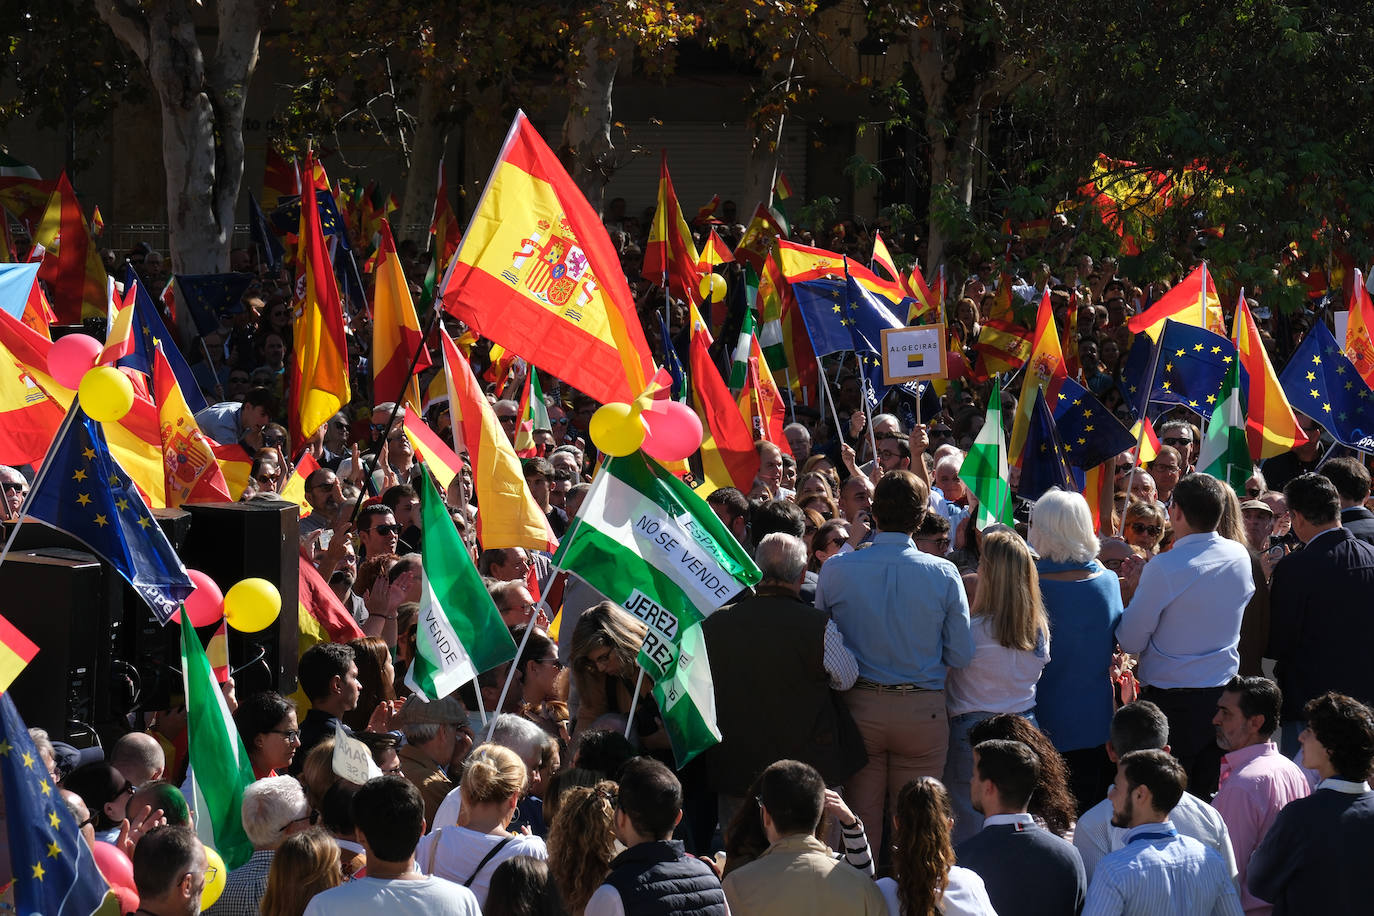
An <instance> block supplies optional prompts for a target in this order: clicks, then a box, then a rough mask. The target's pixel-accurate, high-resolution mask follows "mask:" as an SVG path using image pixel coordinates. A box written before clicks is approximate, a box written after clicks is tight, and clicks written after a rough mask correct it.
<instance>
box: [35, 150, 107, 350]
mask: <svg viewBox="0 0 1374 916" xmlns="http://www.w3.org/2000/svg"><path fill="white" fill-rule="evenodd" d="M33 240H34V242H36V243H37V244H39V245H42V246H43V247H44V248H45V249H46V251H47V253H46V254H44V256H43V266H42V268H40V269H39V271H38V279H40V280H42V281H43V282H45V283H47V284H48V294H49V295H48V298H49V299H50V301H51V302H52V306H53V309H54V310H55V311H56V312H57V317H58V318H59V319H60V320H61V321H63V322H64V323H67V324H79V323H80V322H81V320H82V319H83V318H104V317H105V306H106V303H107V302H108V301H109V294H108V293H107V291H106V286H105V276H106V274H105V265H104V264H103V263H101V261H100V252H99V251H98V250H97V249H96V246H95V242H94V241H93V240H92V239H91V233H90V230H89V228H88V227H87V225H86V217H85V215H84V214H83V213H82V212H81V204H80V203H78V202H77V199H76V191H75V190H74V189H73V188H72V185H71V182H70V181H68V180H67V173H66V172H63V173H62V176H61V177H60V178H58V179H57V190H55V191H53V194H52V197H50V198H48V206H47V208H46V209H45V210H44V211H43V219H42V220H41V221H40V222H39V223H38V227H37V228H36V229H35V230H34V232H33Z"/></svg>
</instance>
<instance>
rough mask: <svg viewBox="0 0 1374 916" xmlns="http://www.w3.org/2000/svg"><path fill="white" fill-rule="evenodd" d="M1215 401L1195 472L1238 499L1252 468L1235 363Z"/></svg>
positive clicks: (1238, 368) (1228, 370)
mask: <svg viewBox="0 0 1374 916" xmlns="http://www.w3.org/2000/svg"><path fill="white" fill-rule="evenodd" d="M1217 399H1218V403H1217V406H1216V408H1215V409H1214V410H1213V411H1212V419H1210V420H1208V421H1207V433H1206V435H1205V436H1203V439H1202V447H1201V449H1200V450H1199V453H1198V458H1197V469H1198V470H1199V471H1201V472H1202V473H1204V474H1211V475H1212V476H1213V477H1215V478H1216V479H1217V480H1220V481H1222V482H1223V483H1227V484H1230V485H1231V489H1232V490H1235V491H1236V495H1238V496H1239V495H1243V494H1244V493H1245V481H1246V480H1248V479H1249V478H1250V475H1251V474H1252V473H1254V470H1255V468H1254V463H1253V462H1252V461H1251V460H1250V447H1249V445H1247V444H1246V441H1245V408H1244V407H1243V406H1242V405H1241V393H1240V366H1239V365H1238V364H1237V363H1234V362H1233V363H1231V366H1230V368H1228V369H1227V370H1226V378H1225V380H1224V381H1223V382H1222V383H1221V391H1220V392H1219V393H1218V395H1217Z"/></svg>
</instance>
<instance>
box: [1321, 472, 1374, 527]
mask: <svg viewBox="0 0 1374 916" xmlns="http://www.w3.org/2000/svg"><path fill="white" fill-rule="evenodd" d="M1322 476H1323V477H1325V478H1326V479H1327V480H1329V481H1331V483H1333V484H1334V485H1335V487H1336V493H1337V494H1339V495H1340V498H1341V527H1342V528H1344V529H1345V530H1347V531H1349V532H1350V533H1351V534H1353V535H1355V537H1357V538H1359V539H1360V540H1362V541H1366V542H1368V543H1370V544H1374V512H1370V511H1369V510H1368V509H1366V508H1365V507H1364V501H1365V500H1366V499H1368V498H1369V471H1368V469H1367V468H1365V466H1364V465H1363V464H1361V463H1360V461H1359V460H1358V459H1356V458H1333V459H1332V460H1330V461H1328V462H1327V463H1326V464H1324V465H1322Z"/></svg>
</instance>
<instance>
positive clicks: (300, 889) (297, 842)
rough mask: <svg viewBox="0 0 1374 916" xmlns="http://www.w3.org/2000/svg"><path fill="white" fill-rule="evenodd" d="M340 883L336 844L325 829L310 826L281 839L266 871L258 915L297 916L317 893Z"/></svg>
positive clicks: (340, 873)
mask: <svg viewBox="0 0 1374 916" xmlns="http://www.w3.org/2000/svg"><path fill="white" fill-rule="evenodd" d="M342 883H343V872H342V871H341V870H340V868H339V846H338V844H337V843H335V842H334V838H333V837H331V836H330V835H329V834H328V833H326V832H325V831H323V830H321V829H319V828H318V827H312V828H311V829H309V830H306V831H304V832H302V833H297V834H294V835H293V836H289V837H287V838H286V839H285V840H283V841H282V844H281V846H279V847H277V852H276V854H275V855H273V856H272V867H271V869H270V870H269V871H268V872H267V890H266V891H265V892H264V893H263V895H262V904H261V907H260V910H259V912H261V913H262V916H301V914H302V913H304V912H305V907H306V904H308V903H309V902H310V900H311V899H312V898H313V897H314V896H315V895H316V894H319V893H322V892H323V891H327V890H329V889H330V888H331V887H338V886H339V885H340V884H342Z"/></svg>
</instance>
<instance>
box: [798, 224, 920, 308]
mask: <svg viewBox="0 0 1374 916" xmlns="http://www.w3.org/2000/svg"><path fill="white" fill-rule="evenodd" d="M777 251H778V266H779V267H781V268H782V274H783V276H784V277H786V278H787V282H788V283H803V282H805V281H807V280H819V279H821V278H822V277H830V276H833V277H843V276H844V275H845V259H844V255H839V254H836V253H835V252H833V251H826V250H825V249H823V248H812V247H811V246H810V245H800V244H798V243H796V242H789V241H787V239H778V248H777ZM849 275H850V276H852V277H853V278H854V279H855V280H857V281H858V282H859V285H860V286H862V287H863V288H864V289H867V290H870V291H872V292H875V293H877V294H878V295H880V296H883V297H884V298H887V299H890V300H892V301H893V302H901V301H902V300H903V299H905V298H906V293H905V292H903V291H902V287H901V285H900V284H899V283H898V282H897V281H896V280H884V279H883V278H882V277H879V276H878V275H877V274H875V273H874V272H873V271H871V270H869V269H868V268H867V267H864V266H863V265H862V264H857V263H855V262H854V261H850V262H849Z"/></svg>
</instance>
